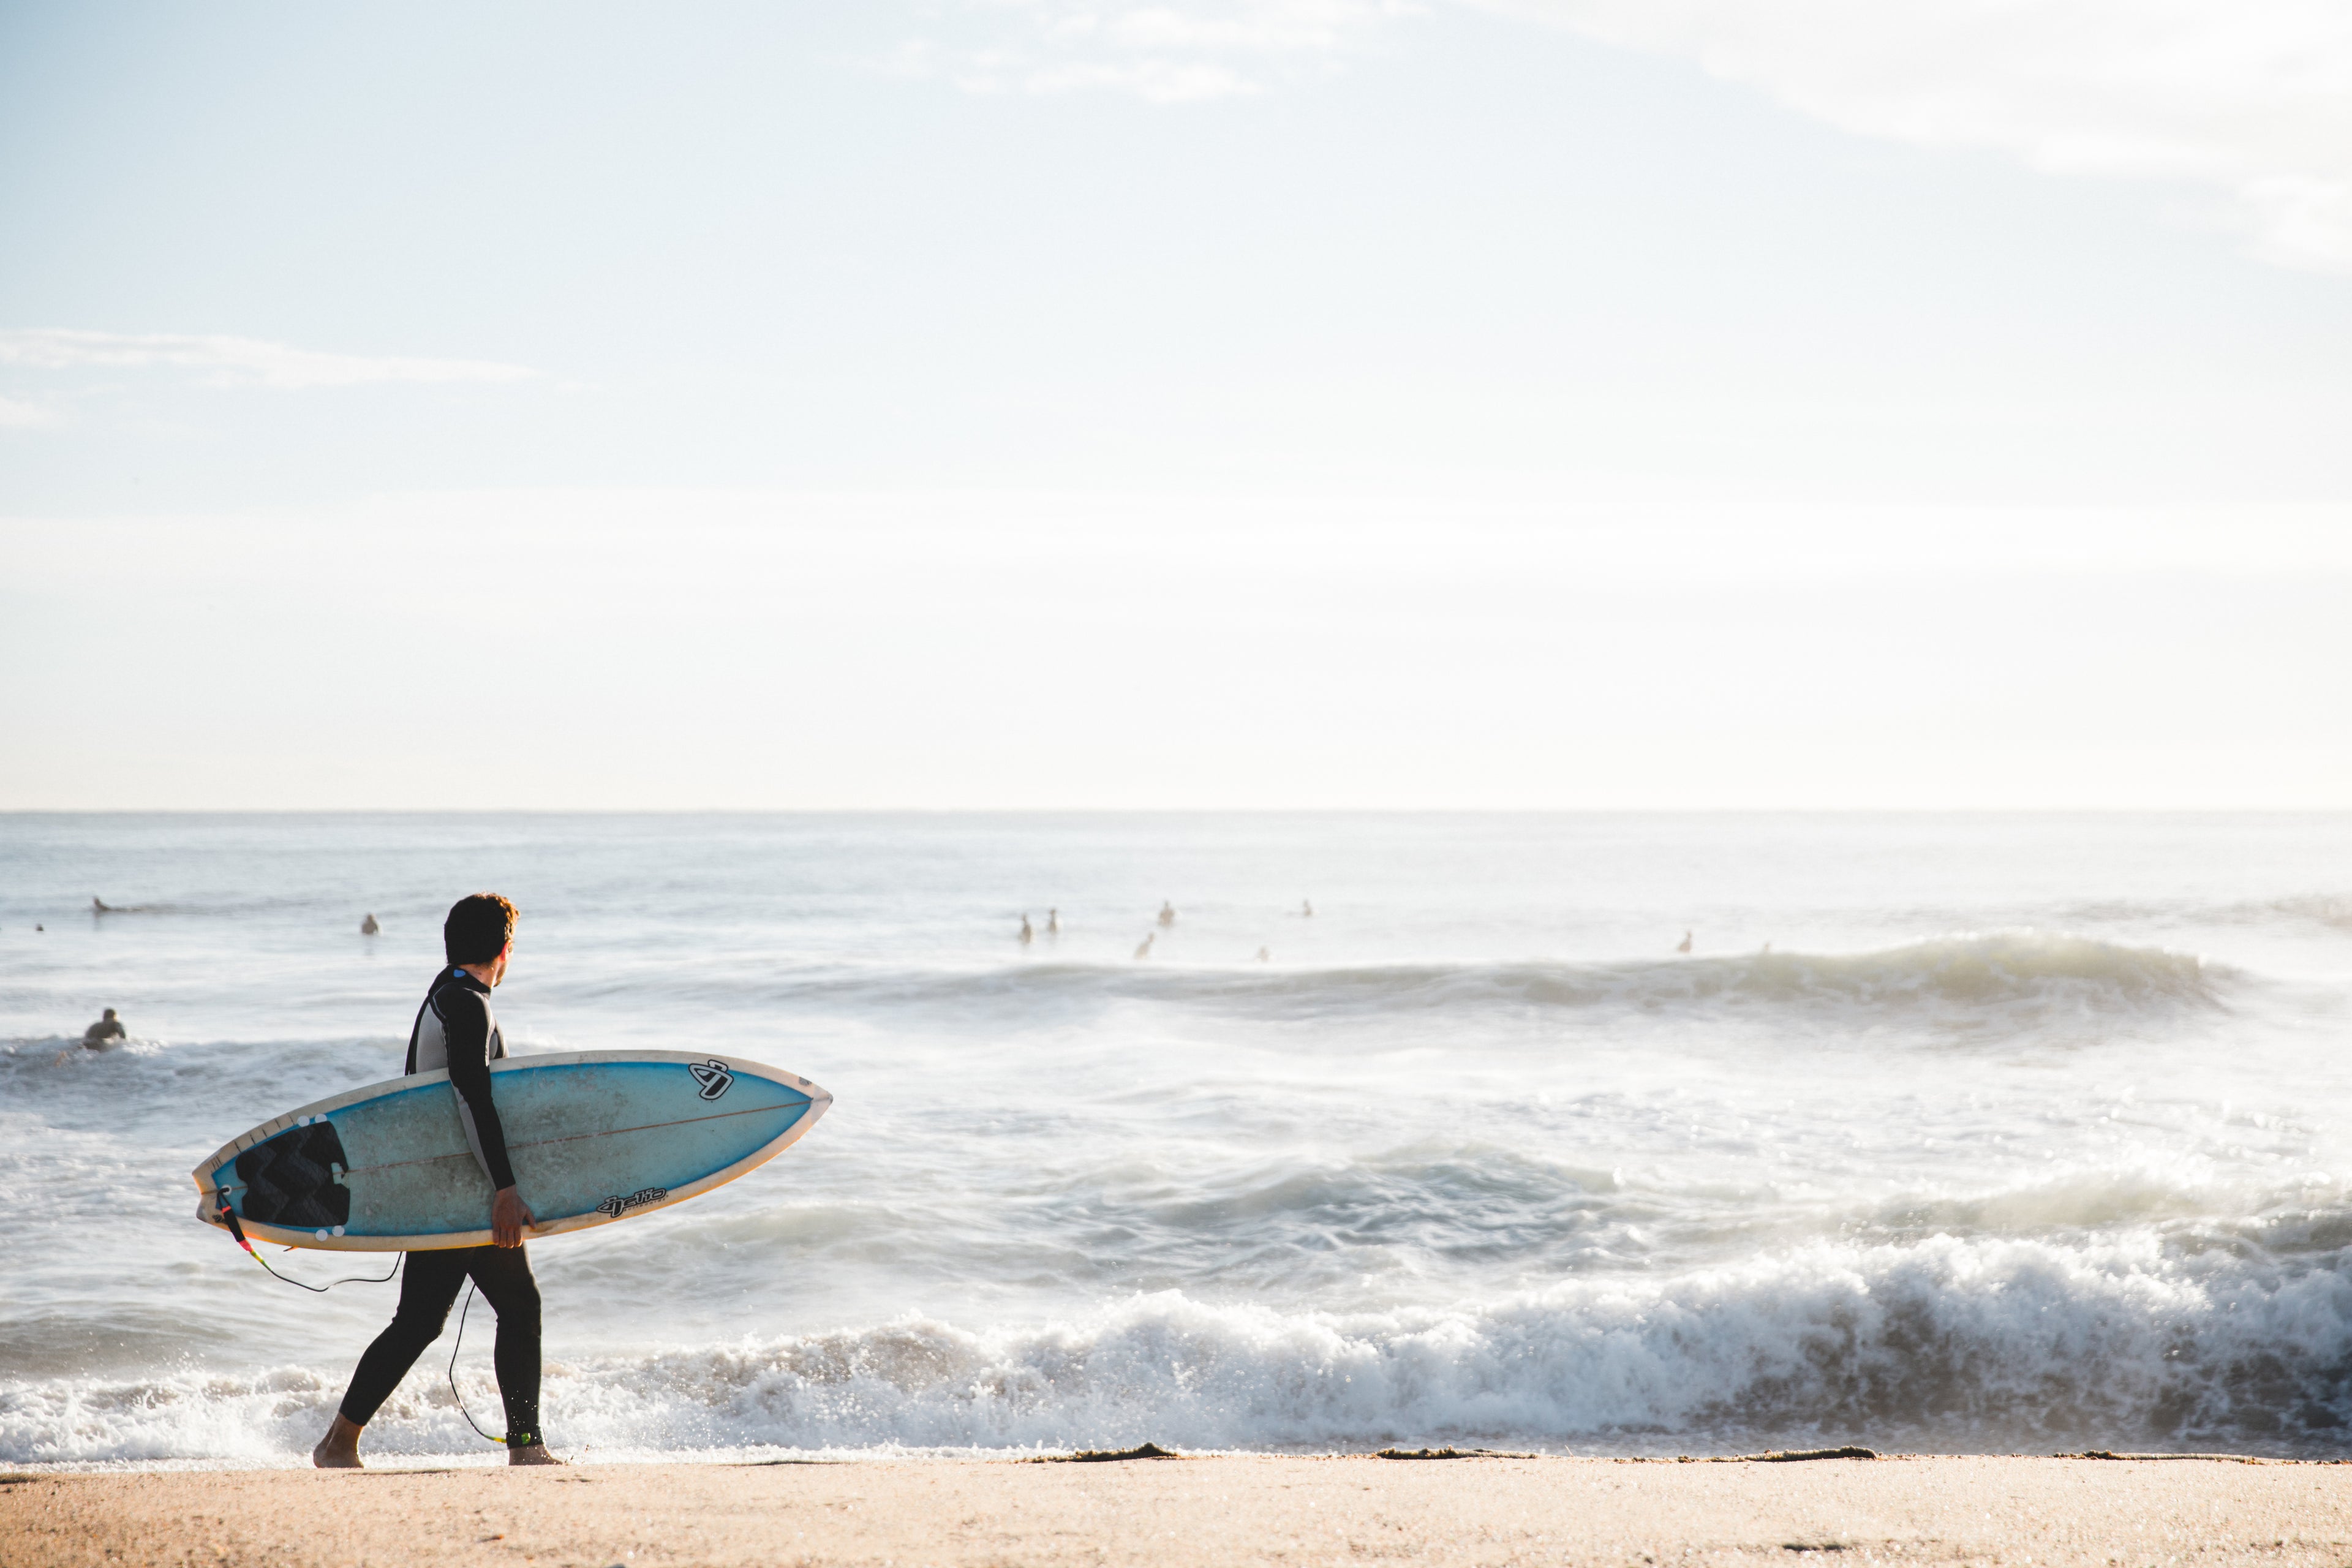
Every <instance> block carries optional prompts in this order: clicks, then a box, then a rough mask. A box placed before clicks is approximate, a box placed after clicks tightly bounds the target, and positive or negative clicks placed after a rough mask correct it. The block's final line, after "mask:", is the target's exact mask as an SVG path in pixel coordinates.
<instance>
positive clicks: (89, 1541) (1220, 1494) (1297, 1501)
mask: <svg viewBox="0 0 2352 1568" xmlns="http://www.w3.org/2000/svg"><path fill="white" fill-rule="evenodd" d="M1816 1552H1822V1553H1836V1554H1838V1556H1839V1560H1840V1561H1842V1562H1847V1563H1852V1562H1855V1561H1862V1560H1868V1561H1887V1562H1897V1563H1952V1562H1965V1563H2020V1564H2022V1563H2034V1564H2043V1563H2092V1564H2100V1565H2106V1564H2115V1565H2117V1568H2129V1565H2149V1568H2153V1565H2157V1564H2167V1563H2182V1562H2189V1561H2195V1562H2199V1563H2216V1562H2231V1561H2250V1562H2263V1563H2323V1562H2324V1563H2340V1562H2342V1561H2344V1560H2345V1557H2346V1554H2347V1552H2352V1467H2342V1466H2334V1465H2314V1464H2284V1463H2277V1464H2273V1463H2262V1462H2236V1461H2229V1460H2221V1461H2206V1460H2156V1461H2137V1460H2120V1461H2118V1460H2100V1459H2069V1458H1881V1459H1877V1460H1874V1461H1856V1460H1842V1461H1825V1462H1809V1463H1801V1464H1757V1463H1674V1462H1671V1461H1669V1462H1656V1461H1648V1462H1639V1461H1613V1460H1606V1459H1562V1458H1466V1459H1454V1460H1441V1461H1434V1462H1429V1461H1424V1462H1397V1461H1392V1460H1384V1459H1379V1458H1177V1459H1159V1460H1144V1461H1129V1462H1123V1463H1111V1464H1073V1463H1060V1464H1051V1463H1049V1464H1040V1463H1034V1462H1032V1463H1023V1462H1017V1461H993V1462H980V1461H972V1462H961V1461H912V1462H888V1461H872V1460H867V1461H856V1462H845V1463H837V1464H836V1463H814V1464H768V1465H646V1466H635V1465H628V1466H624V1465H613V1466H594V1465H578V1466H573V1467H572V1468H567V1469H562V1470H506V1469H464V1470H405V1471H404V1470H400V1469H395V1468H384V1469H382V1470H375V1471H369V1472H365V1473H358V1474H353V1473H341V1474H331V1473H323V1472H317V1471H308V1470H303V1471H289V1470H269V1471H235V1472H205V1473H186V1472H182V1473H169V1474H153V1473H150V1474H109V1475H67V1474H46V1475H38V1476H26V1475H23V1474H15V1475H11V1476H8V1477H5V1478H0V1562H5V1563H8V1564H9V1565H10V1568H53V1565H54V1568H63V1565H65V1564H123V1563H205V1564H227V1565H235V1564H243V1563H270V1564H275V1565H283V1568H311V1565H314V1564H315V1565H317V1568H329V1565H333V1568H351V1565H353V1564H362V1565H387V1568H389V1565H394V1564H428V1563H533V1564H538V1565H541V1568H609V1565H611V1564H614V1563H625V1564H629V1565H630V1568H636V1565H639V1564H711V1565H714V1568H716V1565H721V1564H724V1565H733V1564H776V1563H875V1564H882V1565H886V1568H903V1565H906V1564H915V1563H990V1564H996V1563H1088V1564H1103V1563H1163V1564H1164V1563H1334V1562H1338V1563H1350V1562H1363V1561H1377V1560H1383V1559H1387V1560H1397V1561H1407V1562H1422V1563H1616V1564H1627V1563H1659V1562H1664V1561H1668V1560H1683V1559H1694V1560H1710V1561H1721V1560H1725V1559H1742V1560H1748V1561H1755V1562H1789V1561H1791V1560H1793V1559H1796V1558H1801V1557H1806V1556H1810V1555H1811V1554H1813V1553H1816Z"/></svg>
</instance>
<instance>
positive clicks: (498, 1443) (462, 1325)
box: [449, 1276, 537, 1448]
mask: <svg viewBox="0 0 2352 1568" xmlns="http://www.w3.org/2000/svg"><path fill="white" fill-rule="evenodd" d="M472 1310H474V1281H473V1279H472V1277H471V1276H468V1277H467V1280H466V1304H465V1305H464V1306H462V1307H460V1308H458V1309H457V1343H456V1344H453V1345H451V1346H450V1347H449V1397H450V1398H452V1399H454V1400H456V1401H457V1414H458V1415H462V1416H464V1417H465V1418H466V1425H467V1426H471V1427H472V1428H473V1429H474V1436H478V1437H479V1438H480V1439H481V1440H482V1441H483V1442H485V1443H488V1445H490V1447H494V1448H510V1447H513V1446H514V1445H513V1444H511V1443H509V1442H508V1441H507V1440H506V1439H505V1438H504V1437H493V1436H490V1435H489V1434H488V1432H485V1431H483V1430H482V1424H481V1423H480V1422H478V1421H477V1420H475V1419H474V1413H473V1412H472V1411H470V1410H468V1409H467V1408H466V1396H465V1395H464V1394H461V1393H459V1392H458V1390H457V1352H459V1351H461V1350H464V1349H465V1348H466V1314H467V1313H468V1312H470V1311H472ZM523 1436H524V1440H525V1441H526V1442H529V1441H531V1440H533V1439H534V1438H535V1437H536V1436H537V1434H535V1433H528V1432H527V1433H525V1434H524V1435H523Z"/></svg>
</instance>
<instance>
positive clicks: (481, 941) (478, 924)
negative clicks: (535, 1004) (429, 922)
mask: <svg viewBox="0 0 2352 1568" xmlns="http://www.w3.org/2000/svg"><path fill="white" fill-rule="evenodd" d="M514 929H515V907H514V904H513V903H512V902H511V901H510V900H508V899H505V898H503V897H501V896H500V895H499V894H497V893H468V894H467V896H466V897H464V898H462V899H459V900H457V902H456V903H454V904H451V905H450V906H449V918H448V919H447V920H446V921H442V922H441V951H442V952H445V953H446V954H447V955H448V958H449V962H450V963H457V964H465V963H489V962H490V960H492V959H494V958H496V957H498V955H499V953H501V952H505V951H506V948H507V943H509V942H512V941H513V940H514Z"/></svg>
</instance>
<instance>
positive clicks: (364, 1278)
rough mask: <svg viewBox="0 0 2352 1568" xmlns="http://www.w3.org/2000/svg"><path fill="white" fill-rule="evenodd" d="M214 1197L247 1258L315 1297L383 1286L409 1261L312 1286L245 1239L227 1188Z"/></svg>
mask: <svg viewBox="0 0 2352 1568" xmlns="http://www.w3.org/2000/svg"><path fill="white" fill-rule="evenodd" d="M214 1196H215V1201H217V1202H218V1203H219V1205H220V1208H219V1210H218V1213H219V1215H220V1219H221V1222H222V1223H223V1224H225V1225H226V1226H228V1233H229V1235H231V1236H233V1237H236V1244H237V1245H238V1246H239V1247H243V1248H245V1254H246V1256H247V1258H252V1259H253V1260H254V1261H255V1262H256V1263H258V1264H260V1265H261V1266H262V1268H268V1269H269V1277H270V1278H271V1279H275V1280H278V1281H279V1282H280V1283H281V1284H287V1285H292V1286H296V1287H298V1288H299V1289H304V1290H308V1291H310V1292H311V1293H312V1294H313V1295H318V1296H323V1295H325V1294H326V1293H327V1292H328V1291H330V1290H331V1289H334V1288H335V1287H336V1286H338V1285H382V1284H383V1283H385V1282H386V1281H387V1280H389V1279H391V1278H392V1276H393V1274H397V1273H399V1272H400V1266H401V1265H402V1264H404V1263H405V1262H407V1261H408V1254H406V1253H405V1252H404V1253H402V1254H400V1255H399V1256H398V1257H396V1258H394V1259H393V1260H392V1273H391V1274H354V1275H352V1277H351V1278H350V1279H330V1280H328V1281H327V1282H326V1283H325V1284H324V1285H312V1284H310V1283H309V1282H308V1281H305V1280H301V1279H294V1278H292V1277H291V1276H289V1275H285V1274H280V1273H279V1272H278V1270H276V1269H275V1268H269V1259H268V1258H264V1257H262V1256H261V1254H260V1253H258V1252H257V1251H255V1250H254V1246H253V1243H251V1242H250V1241H247V1239H246V1238H245V1226H242V1225H239V1224H238V1223H237V1219H236V1210H235V1209H233V1208H231V1207H229V1204H228V1189H227V1188H226V1187H221V1188H218V1189H217V1190H216V1191H215V1194H214ZM469 1419H470V1418H469Z"/></svg>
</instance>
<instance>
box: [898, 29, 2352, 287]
mask: <svg viewBox="0 0 2352 1568" xmlns="http://www.w3.org/2000/svg"><path fill="white" fill-rule="evenodd" d="M1452 3H1453V4H1454V5H1457V6H1460V7H1463V8H1466V9H1474V10H1480V11H1486V12H1488V13H1490V14H1495V15H1502V16H1515V17H1518V18H1520V19H1523V20H1528V21H1533V22H1539V23H1545V24H1549V25H1552V26H1559V27H1563V28H1567V29H1569V30H1571V31H1574V32H1578V33H1581V34H1584V35H1586V36H1587V37H1594V38H1598V39H1601V40H1603V41H1605V42H1608V43H1612V44H1617V45H1622V46H1625V47H1633V48H1638V49H1643V50H1647V51H1652V52H1655V53H1661V54H1670V55H1678V56H1681V57H1683V58H1687V59H1690V60H1692V61H1694V62H1695V63H1696V64H1697V65H1698V66H1699V67H1700V68H1702V69H1705V70H1706V71H1708V72H1709V73H1711V74H1713V75H1715V76H1718V77H1721V78H1724V79H1728V80H1733V81H1740V82H1747V83H1750V84H1753V85H1754V86H1756V87H1758V88H1759V89H1762V90H1764V91H1765V92H1767V93H1769V94H1770V95H1771V96H1772V97H1773V98H1775V99H1777V100H1780V102H1782V103H1784V104H1787V105H1788V106H1790V108H1793V109H1796V110H1801V112H1803V113H1806V114H1810V115H1812V116H1814V117H1816V118H1818V119H1821V120H1824V121H1828V122H1829V123H1831V124H1832V125H1836V126H1838V127H1840V128H1841V129H1843V130H1846V131H1851V132H1858V133H1860V134H1863V135H1867V136H1877V137H1885V138H1888V139H1892V140H1895V141H1901V142H1913V143H1916V144H1920V145H1925V146H1931V147H1955V148H1960V147H1977V148H1987V149H1991V150H1995V151H1998V152H2000V153H2007V154H2010V155H2011V156H2013V157H2016V158H2018V159H2020V160H2021V161H2022V162H2023V163H2027V164H2028V165H2030V166H2032V167H2033V168H2036V169H2041V170H2045V171H2048V172H2051V173H2053V174H2092V175H2099V176H2105V177H2118V176H2120V177H2126V178H2141V179H2158V180H2167V181H2173V182H2179V183H2182V184H2188V185H2189V186H2191V187H2192V188H2200V189H2202V190H2205V191H2208V192H2211V193H2213V194H2214V195H2216V196H2217V197H2218V198H2219V205H2220V207H2221V217H2222V220H2223V221H2224V222H2226V223H2229V224H2231V225H2233V226H2236V227H2237V228H2238V229H2239V230H2240V231H2241V232H2242V233H2244V234H2245V235H2246V236H2247V237H2248V238H2249V240H2250V243H2251V247H2252V250H2253V252H2254V253H2255V254H2256V255H2257V256H2259V257H2261V258H2263V259H2265V260H2268V261H2272V262H2275V263H2278V264H2280V265H2282V266H2287V267H2296V268H2312V269H2318V270H2326V271H2352V6H2347V5H2344V4H2343V0H1452ZM1427 8H1428V7H1425V6H1421V5H1407V4H1402V3H1395V0H1162V3H1160V4H1152V5H1119V4H1115V3H1104V0H989V3H984V4H982V5H978V6H977V7H975V9H976V10H977V11H978V12H979V13H980V14H982V15H987V16H994V17H996V18H997V19H998V20H999V22H1000V24H1006V23H1009V24H1010V26H1002V25H1000V26H999V27H998V28H997V29H996V32H997V34H998V35H999V36H998V37H993V38H992V39H991V40H990V42H989V44H988V45H987V46H986V47H982V48H977V49H964V50H961V51H959V50H956V49H953V48H949V47H941V46H939V45H937V44H932V43H926V44H921V45H917V46H913V47H910V49H909V51H908V53H907V54H906V55H905V56H904V57H902V65H903V66H904V67H905V68H907V69H908V70H910V71H911V72H913V73H915V74H921V75H934V76H944V77H946V78H948V79H951V80H954V81H955V82H956V83H957V84H958V85H960V86H961V87H964V88H966V89H971V90H975V91H1028V92H1060V91H1069V90H1073V89H1104V90H1113V91H1123V92H1129V93H1132V94H1135V95H1137V96H1139V97H1142V98H1146V99H1151V100H1160V101H1170V100H1184V99H1201V98H1219V97H1229V96H1233V95H1234V94H1240V93H1250V92H1258V91H1263V90H1265V89H1268V88H1271V87H1274V86H1277V85H1279V84H1280V83H1281V82H1282V81H1284V80H1286V79H1297V78H1298V77H1302V76H1307V75H1312V74H1318V73H1320V72H1326V71H1329V70H1332V69H1337V68H1339V67H1340V66H1341V65H1342V64H1343V63H1344V61H1345V59H1346V58H1348V57H1349V55H1350V54H1352V53H1354V52H1357V51H1358V50H1360V48H1361V47H1365V45H1366V44H1367V43H1368V41H1369V40H1370V37H1372V36H1373V35H1374V34H1375V33H1376V32H1377V31H1378V30H1379V29H1380V28H1381V26H1383V25H1384V24H1387V23H1389V22H1390V21H1391V20H1393V19H1394V18H1397V17H1399V16H1408V15H1412V14H1414V13H1416V12H1419V11H1423V10H1425V9H1427ZM970 14H971V13H970V12H967V15H970Z"/></svg>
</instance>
